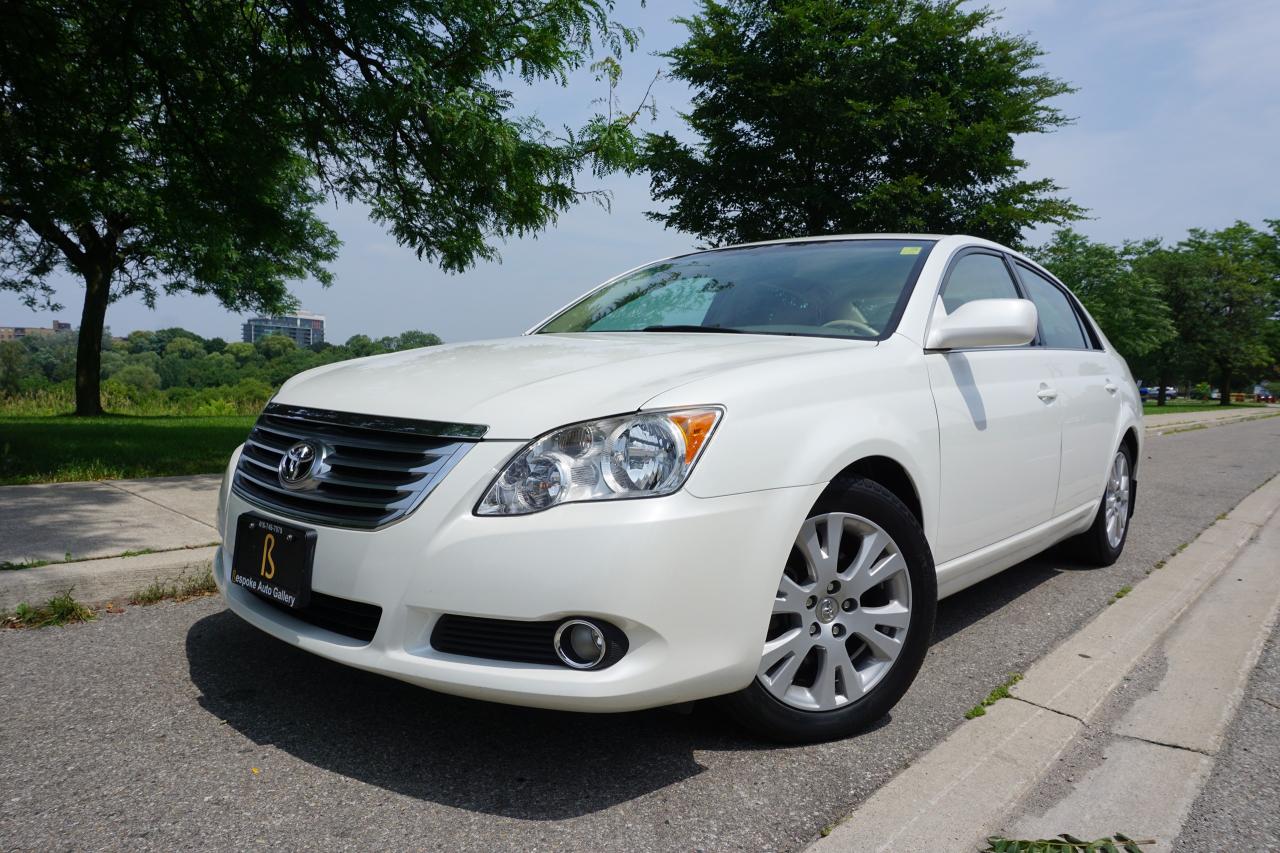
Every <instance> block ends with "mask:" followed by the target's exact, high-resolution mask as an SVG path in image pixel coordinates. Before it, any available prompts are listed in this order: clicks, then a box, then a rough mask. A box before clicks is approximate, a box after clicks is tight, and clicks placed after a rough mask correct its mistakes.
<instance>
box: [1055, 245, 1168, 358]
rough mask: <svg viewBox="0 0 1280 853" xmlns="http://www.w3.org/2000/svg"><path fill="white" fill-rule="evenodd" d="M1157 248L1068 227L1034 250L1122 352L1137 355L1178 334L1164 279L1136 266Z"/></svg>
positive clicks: (1130, 356)
mask: <svg viewBox="0 0 1280 853" xmlns="http://www.w3.org/2000/svg"><path fill="white" fill-rule="evenodd" d="M1158 248H1159V244H1158V243H1157V242H1156V241H1151V240H1147V241H1143V242H1129V243H1125V244H1124V245H1123V246H1122V247H1120V248H1116V247H1115V246H1110V245H1107V244H1106V243H1096V242H1094V241H1092V240H1090V239H1089V238H1087V237H1085V236H1084V235H1083V234H1080V233H1079V232H1077V231H1074V230H1072V229H1070V228H1065V229H1062V230H1060V231H1058V232H1056V233H1055V234H1054V235H1053V237H1052V238H1051V239H1050V240H1049V242H1048V243H1045V244H1044V245H1043V246H1040V247H1039V248H1037V249H1035V250H1034V251H1032V253H1031V254H1032V256H1033V257H1035V259H1036V260H1037V261H1039V262H1040V263H1042V264H1044V266H1045V268H1046V269H1048V270H1050V271H1051V272H1053V274H1054V275H1056V276H1057V277H1058V278H1060V279H1062V280H1063V281H1064V282H1066V284H1067V285H1068V286H1069V287H1070V288H1071V290H1072V291H1073V292H1074V293H1075V294H1076V296H1078V297H1080V301H1081V302H1083V303H1084V307H1085V308H1086V309H1088V311H1089V313H1090V314H1091V315H1092V316H1093V318H1094V319H1095V320H1097V321H1098V325H1100V326H1101V327H1102V331H1103V333H1104V334H1105V335H1106V336H1107V338H1108V339H1109V340H1110V341H1111V343H1112V344H1114V345H1115V347H1116V349H1117V350H1119V351H1120V354H1121V355H1123V356H1125V357H1126V358H1136V357H1139V356H1144V355H1146V354H1147V353H1149V352H1151V351H1153V350H1155V349H1156V348H1157V347H1159V346H1160V345H1161V344H1163V343H1165V342H1166V341H1168V340H1170V339H1171V338H1173V336H1174V335H1175V334H1176V331H1175V329H1174V327H1173V321H1172V320H1171V319H1170V317H1169V306H1168V305H1166V304H1165V301H1164V297H1163V294H1162V292H1161V288H1160V282H1159V281H1158V280H1157V279H1155V278H1152V277H1151V276H1149V275H1144V274H1143V273H1141V272H1139V271H1137V270H1135V269H1134V262H1135V260H1136V259H1138V258H1141V257H1143V256H1144V255H1146V254H1149V253H1151V252H1153V251H1156V250H1157V249H1158Z"/></svg>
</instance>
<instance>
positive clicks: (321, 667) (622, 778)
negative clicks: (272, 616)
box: [186, 611, 752, 820]
mask: <svg viewBox="0 0 1280 853" xmlns="http://www.w3.org/2000/svg"><path fill="white" fill-rule="evenodd" d="M186 652H187V660H188V665H189V667H190V673H191V679H192V681H193V682H194V683H195V685H196V686H197V687H198V688H199V689H200V692H201V696H200V698H199V702H200V705H201V706H202V707H203V708H205V709H206V710H207V711H208V712H209V713H211V714H213V715H215V716H217V717H218V718H219V719H220V720H225V721H226V723H227V724H228V725H230V726H231V727H233V728H234V729H235V730H236V731H238V732H240V733H241V734H243V735H244V736H245V737H247V738H249V739H250V740H252V741H253V742H255V743H257V744H264V745H266V744H269V745H271V746H274V747H276V748H278V749H281V750H283V751H285V752H287V753H289V754H290V755H293V756H295V757H296V758H298V759H300V760H302V761H305V762H307V763H309V764H313V765H315V766H318V767H321V768H324V769H326V770H329V771H332V772H334V773H339V774H342V775H344V776H348V777H351V778H353V779H358V780H360V781H361V782H365V783H368V784H371V785H376V786H379V787H382V788H385V789H388V790H391V791H394V792H397V793H400V794H404V795H406V796H410V797H414V798H417V799H422V800H429V801H432V802H436V803H440V804H442V805H448V806H453V807H456V808H460V809H466V810H469V811H477V812H482V813H486V814H493V815H501V816H506V817H515V818H522V819H525V820H560V819H564V818H568V817H576V816H579V815H584V814H589V813H592V812H595V811H599V810H601V809H605V808H609V807H610V806H612V805H615V804H617V803H620V802H624V801H627V800H632V799H635V798H637V797H640V796H643V795H645V794H648V793H651V792H653V791H656V790H659V789H661V788H664V787H666V786H668V785H671V784H673V783H675V782H679V781H681V780H684V779H687V778H690V777H692V776H695V775H697V774H698V773H700V772H702V769H703V768H702V767H701V766H700V765H699V764H698V763H697V762H696V761H695V760H694V757H693V750H694V748H695V742H696V745H697V746H698V747H699V748H701V747H702V746H704V745H708V744H707V741H708V740H712V741H716V740H718V741H720V743H719V746H720V747H721V748H735V747H736V748H748V747H750V746H751V745H752V744H751V743H750V741H748V740H746V739H745V737H743V738H740V739H738V740H737V742H736V743H735V738H734V736H733V735H727V736H726V735H718V736H717V735H715V734H714V733H713V732H712V731H711V730H710V727H709V726H704V725H701V724H694V725H690V724H689V719H688V717H687V716H685V715H681V714H678V713H674V712H672V711H661V710H659V711H645V712H639V713H630V714H571V713H563V712H555V711H542V710H534V709H528V708H516V707H511V706H506V705H496V704H492V703H488V702H478V701H474V700H469V699H462V698H458V697H453V696H447V695H444V694H441V693H435V692H432V691H429V690H424V689H422V688H419V687H415V686H413V685H410V684H405V683H402V682H399V681H395V680H394V679H390V678H384V677H382V676H379V675H374V674H371V673H366V672H361V671H359V670H355V669H351V668H349V667H346V666H342V665H340V664H337V663H333V662H331V661H328V660H325V659H323V658H319V657H316V656H314V655H311V654H308V653H306V652H303V651H301V650H299V649H297V648H294V647H293V646H289V645H287V644H285V643H283V642H281V641H279V640H276V639H274V638H272V637H270V636H268V635H266V634H264V633H262V632H261V631H258V630H257V629H255V628H253V627H251V626H250V625H248V624H247V623H245V622H244V621H242V620H241V619H239V618H238V617H237V616H235V615H234V614H233V613H231V612H230V611H222V612H220V613H216V614H214V615H212V616H208V617H205V618H204V619H201V620H200V621H199V622H197V623H196V624H195V625H193V626H192V627H191V629H190V630H189V631H188V633H187V640H186Z"/></svg>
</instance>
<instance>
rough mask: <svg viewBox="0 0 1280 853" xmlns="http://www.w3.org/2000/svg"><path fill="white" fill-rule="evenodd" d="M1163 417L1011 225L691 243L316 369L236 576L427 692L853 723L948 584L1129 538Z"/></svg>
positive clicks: (234, 605) (270, 621)
mask: <svg viewBox="0 0 1280 853" xmlns="http://www.w3.org/2000/svg"><path fill="white" fill-rule="evenodd" d="M1141 410H1142V407H1141V403H1140V401H1139V397H1138V392H1137V389H1136V387H1135V385H1134V382H1133V379H1132V377H1131V376H1130V374H1129V370H1128V367H1127V366H1126V365H1125V362H1124V360H1123V359H1121V358H1120V356H1119V355H1117V354H1116V352H1115V350H1114V349H1113V348H1112V347H1111V345H1110V344H1109V343H1108V342H1107V340H1106V338H1105V337H1104V336H1103V335H1102V333H1101V332H1100V331H1099V329H1098V327H1097V325H1096V324H1095V323H1094V322H1093V320H1092V319H1090V317H1089V316H1088V314H1087V313H1086V312H1085V310H1084V309H1083V308H1082V307H1081V305H1080V303H1079V301H1077V300H1076V299H1075V298H1074V297H1073V296H1072V295H1071V293H1070V292H1069V291H1068V290H1067V288H1065V287H1064V286H1063V285H1062V284H1061V283H1060V282H1059V281H1057V280H1056V279H1055V278H1054V277H1053V276H1052V275H1050V274H1049V273H1048V272H1046V271H1045V270H1044V269H1043V268H1041V267H1040V266H1038V265H1036V264H1035V263H1034V262H1032V261H1030V260H1029V259H1027V258H1025V257H1023V256H1022V255H1020V254H1018V253H1016V252H1013V251H1010V250H1008V249H1006V248H1004V247H1002V246H999V245H996V244H994V243H990V242H987V241H985V240H980V239H975V238H971V237H963V236H950V237H934V236H919V235H868V236H848V237H821V238H812V239H801V240H787V241H779V242H773V243H762V244H753V245H747V246H737V247H731V248H724V249H716V250H712V251H706V252H697V253H693V254H687V255H681V256H678V257H674V258H669V259H667V260H663V261H659V262H657V263H652V264H647V265H645V266H642V267H639V268H636V269H634V270H631V271H630V272H627V273H624V274H623V275H621V276H618V277H617V278H615V279H613V280H611V281H608V282H606V283H605V284H603V285H601V286H600V287H598V288H596V289H595V290H593V291H591V292H590V293H588V294H587V295H585V296H584V297H582V298H581V299H579V300H578V301H576V302H574V303H573V304H571V305H569V306H568V307H566V308H565V309H563V310H562V311H560V312H558V313H557V314H555V315H554V316H552V317H551V318H550V319H548V320H546V321H544V322H543V323H541V324H539V325H538V326H536V327H535V328H534V329H532V330H531V331H530V332H529V333H527V334H525V335H523V336H521V337H517V338H510V339H503V340H494V341H482V342H478V343H464V344H454V345H449V346H438V347H431V348H428V349H420V350H414V351H409V352H401V353H395V354H391V355H383V356H376V357H373V358H366V359H361V360H357V361H350V362H344V363H340V364H334V365H329V366H326V367H321V368H317V369H315V370H312V371H309V372H307V373H303V374H301V375H299V376H296V377H294V378H293V379H292V380H290V381H289V382H288V383H286V384H285V386H284V387H283V388H282V389H281V390H280V392H279V394H277V395H276V397H275V398H274V400H273V401H272V402H271V403H270V404H269V405H268V406H267V408H266V409H265V410H264V411H263V413H262V415H261V417H260V418H259V419H258V421H257V424H256V425H255V427H254V429H253V432H252V433H251V434H250V436H249V438H248V440H247V441H246V442H245V444H244V445H243V446H242V447H241V448H240V449H238V450H237V451H236V453H235V455H234V456H233V457H232V459H231V462H230V465H229V466H228V468H227V473H226V477H225V479H224V483H223V490H222V495H221V498H220V506H219V509H220V516H219V527H220V532H221V534H222V547H221V549H220V550H219V553H218V556H217V559H216V563H215V572H214V575H215V578H216V580H217V582H218V585H219V587H220V589H221V590H222V592H223V595H225V597H226V601H227V603H228V605H229V607H230V608H231V609H232V610H233V611H235V612H236V613H237V614H239V615H240V616H241V617H243V618H244V619H245V620H247V621H248V622H250V623H251V624H253V625H255V626H257V627H258V628H260V629H262V630H263V631H264V632H266V633H267V634H270V635H272V636H274V637H277V638H279V639H281V640H284V641H285V642H287V643H290V644H293V645H296V646H298V647H299V648H302V649H306V650H307V651H310V652H314V653H315V654H318V655H322V656H324V657H326V658H330V659H332V660H335V661H338V662H341V663H344V664H348V665H350V666H353V667H359V668H361V669H366V670H370V671H373V672H379V673H383V674H385V675H389V676H392V677H394V678H399V679H403V680H405V681H409V682H412V683H414V684H418V685H422V686H424V687H429V688H432V689H435V690H441V691H445V692H448V693H455V694H460V695H464V696H471V697H475V698H479V699H488V700H493V701H498V702H509V703H515V704H521V705H530V706H538V707H547V708H561V709H570V710H577V711H626V710H632V709H639V708H647V707H654V706H660V705H669V704H674V703H681V702H688V701H691V700H697V699H707V698H711V697H719V701H720V703H721V704H722V706H723V707H724V708H725V709H726V710H727V711H728V712H729V713H731V714H732V715H733V716H734V717H735V718H737V719H738V720H739V721H741V722H742V723H743V724H745V725H746V726H748V727H750V728H751V729H753V730H755V731H756V732H759V733H761V734H763V735H765V736H767V737H771V738H776V739H779V740H785V741H808V740H817V739H825V738H834V737H842V736H845V735H848V734H850V733H853V732H856V731H858V730H860V729H863V728H865V727H867V726H869V725H870V724H872V723H874V722H875V721H876V720H878V719H879V718H881V717H883V715H884V714H885V713H886V712H888V711H889V709H890V708H892V707H893V705H894V704H895V703H896V702H897V701H898V700H899V699H900V698H901V697H902V695H903V694H904V693H905V692H906V690H907V688H908V687H909V685H910V684H911V681H912V680H913V679H914V678H915V675H916V673H917V671H918V670H919V667H920V664H921V661H922V660H923V658H924V655H925V652H926V650H927V648H928V646H929V642H930V634H931V631H932V629H933V622H934V612H935V609H936V605H937V601H938V599H939V598H941V597H945V596H947V595H951V594H952V593H955V592H957V591H959V590H961V589H964V588H965V587H967V586H969V585H971V584H974V583H976V582H978V581H980V580H982V579H983V578H986V577H988V576H990V575H992V574H994V573H996V572H998V571H1000V570H1002V569H1004V568H1007V567H1009V566H1012V565H1014V564H1015V563H1018V562H1020V561H1022V560H1025V559H1026V558H1028V557H1030V556H1031V555H1033V554H1035V553H1037V552H1038V551H1041V550H1043V549H1045V548H1047V547H1049V546H1050V545H1053V544H1054V543H1056V542H1059V541H1061V540H1064V539H1067V538H1071V537H1074V538H1075V539H1076V540H1077V541H1078V543H1079V545H1080V546H1081V550H1082V552H1083V553H1084V554H1086V555H1088V557H1089V558H1090V559H1092V560H1094V561H1096V562H1097V563H1101V564H1109V563H1111V562H1113V561H1114V560H1115V559H1116V558H1117V556H1118V555H1119V554H1120V551H1121V549H1123V548H1124V543H1125V535H1126V533H1127V529H1128V523H1129V518H1130V516H1131V514H1132V512H1133V506H1134V497H1135V477H1134V475H1135V471H1136V464H1137V461H1138V459H1139V458H1140V457H1141V454H1140V445H1141V441H1142V426H1141V418H1142V414H1141ZM264 653H270V649H269V648H264Z"/></svg>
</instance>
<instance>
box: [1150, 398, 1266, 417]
mask: <svg viewBox="0 0 1280 853" xmlns="http://www.w3.org/2000/svg"><path fill="white" fill-rule="evenodd" d="M1261 407H1262V404H1261V403H1232V404H1231V405H1230V406H1221V405H1219V404H1218V401H1217V400H1165V403H1164V405H1163V406H1157V405H1156V404H1155V401H1154V400H1148V401H1146V402H1144V403H1143V404H1142V412H1143V414H1146V415H1173V414H1177V413H1178V412H1216V411H1218V410H1219V409H1222V408H1227V409H1257V408H1261Z"/></svg>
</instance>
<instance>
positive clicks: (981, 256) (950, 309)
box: [942, 252, 1019, 314]
mask: <svg viewBox="0 0 1280 853" xmlns="http://www.w3.org/2000/svg"><path fill="white" fill-rule="evenodd" d="M1018 298H1019V293H1018V290H1017V288H1015V287H1014V284H1013V278H1012V277H1011V276H1010V275H1009V268H1008V267H1006V266H1005V264H1004V260H1003V259H1001V258H999V257H997V256H996V255H988V254H986V253H985V252H972V253H970V254H967V255H964V256H962V257H961V258H960V260H958V261H956V263H955V266H953V267H952V268H951V273H950V274H949V275H948V276H947V283H946V285H944V286H943V288H942V304H943V307H945V308H946V309H947V313H948V314H952V313H955V310H956V309H957V308H959V307H960V306H961V305H963V304H965V303H966V302H972V301H973V300H975V299H1018Z"/></svg>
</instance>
